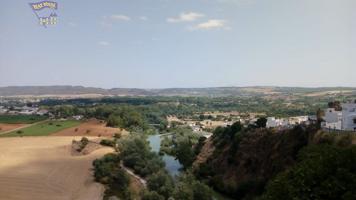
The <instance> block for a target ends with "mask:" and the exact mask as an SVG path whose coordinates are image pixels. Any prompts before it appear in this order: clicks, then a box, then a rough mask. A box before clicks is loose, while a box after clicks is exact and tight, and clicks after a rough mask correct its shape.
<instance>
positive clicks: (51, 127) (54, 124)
mask: <svg viewBox="0 0 356 200" xmlns="http://www.w3.org/2000/svg"><path fill="white" fill-rule="evenodd" d="M80 123H81V122H80V121H74V120H66V121H46V122H42V123H39V124H35V125H33V126H30V127H26V128H23V129H20V130H17V131H13V132H10V133H8V134H5V135H2V137H16V136H46V135H50V134H52V133H55V132H58V131H61V130H63V129H67V128H71V127H74V126H77V125H79V124H80Z"/></svg>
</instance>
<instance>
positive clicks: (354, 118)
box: [341, 102, 356, 131]
mask: <svg viewBox="0 0 356 200" xmlns="http://www.w3.org/2000/svg"><path fill="white" fill-rule="evenodd" d="M341 107H342V129H343V130H347V131H356V102H354V103H344V104H342V105H341Z"/></svg>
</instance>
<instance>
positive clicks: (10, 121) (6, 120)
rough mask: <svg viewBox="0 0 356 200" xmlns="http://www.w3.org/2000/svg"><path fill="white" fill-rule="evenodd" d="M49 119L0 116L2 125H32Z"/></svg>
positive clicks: (30, 116)
mask: <svg viewBox="0 0 356 200" xmlns="http://www.w3.org/2000/svg"><path fill="white" fill-rule="evenodd" d="M45 119H47V117H46V116H38V115H0V123H4V124H32V123H35V122H39V121H43V120H45Z"/></svg>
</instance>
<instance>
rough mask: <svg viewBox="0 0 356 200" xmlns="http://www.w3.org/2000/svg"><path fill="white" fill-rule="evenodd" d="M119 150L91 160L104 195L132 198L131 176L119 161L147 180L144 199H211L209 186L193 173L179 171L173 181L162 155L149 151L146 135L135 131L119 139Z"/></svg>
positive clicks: (106, 196)
mask: <svg viewBox="0 0 356 200" xmlns="http://www.w3.org/2000/svg"><path fill="white" fill-rule="evenodd" d="M118 144H119V147H118V150H119V152H120V154H108V155H106V156H105V157H103V158H101V159H98V160H95V161H94V162H93V166H94V170H95V172H94V175H95V178H96V180H97V181H98V182H101V183H103V184H106V185H108V190H107V191H106V193H105V194H106V195H105V198H108V197H110V196H117V197H120V198H123V199H132V194H131V193H130V190H129V189H128V185H129V182H130V180H129V179H128V178H127V174H126V172H125V171H124V169H123V168H121V167H120V164H119V163H120V162H122V163H123V165H124V166H125V167H128V168H131V169H133V170H134V172H135V173H136V174H138V175H140V176H141V177H144V178H145V179H146V180H147V189H145V190H144V191H143V192H142V194H141V198H142V199H146V200H160V199H162V200H164V199H169V198H171V197H173V198H174V199H184V200H185V199H187V200H211V199H212V195H211V194H212V193H211V190H210V188H209V187H208V186H206V185H205V184H203V183H202V182H200V181H198V180H196V179H195V177H194V176H193V174H192V173H190V172H189V171H187V172H186V173H182V174H181V175H180V176H179V177H178V178H177V180H176V181H174V179H173V177H171V176H170V175H169V174H168V173H167V171H166V170H165V168H164V163H163V161H162V158H161V157H160V156H159V155H158V154H156V153H153V152H151V149H150V147H149V144H148V142H147V141H146V138H145V137H142V136H139V135H134V136H131V137H128V138H124V139H120V140H118Z"/></svg>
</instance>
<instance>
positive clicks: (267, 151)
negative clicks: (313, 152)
mask: <svg viewBox="0 0 356 200" xmlns="http://www.w3.org/2000/svg"><path fill="white" fill-rule="evenodd" d="M314 133H315V130H314V129H312V128H309V129H307V128H304V127H296V128H294V129H292V130H285V131H272V130H267V129H254V130H249V131H240V132H237V133H235V134H232V135H231V134H230V135H228V136H227V135H225V136H216V135H215V136H214V137H213V138H211V139H209V140H208V141H207V142H206V144H205V146H204V147H203V148H202V151H201V152H200V154H199V155H198V157H197V158H199V159H198V160H197V161H196V162H195V163H194V165H193V166H194V172H195V174H196V175H197V177H199V178H201V179H203V180H206V181H207V182H208V183H209V184H210V185H211V186H213V187H214V188H215V189H216V190H218V191H220V192H223V193H226V194H229V195H230V196H233V197H234V198H237V199H242V198H245V199H249V198H250V197H253V196H255V195H259V194H260V193H262V192H263V189H264V187H265V184H266V183H267V181H268V180H270V179H271V178H273V177H274V176H275V175H276V174H277V173H279V172H281V171H284V170H285V169H287V168H288V167H290V166H291V165H293V164H294V163H295V162H296V156H297V153H298V151H299V150H300V149H301V148H302V147H304V146H306V145H307V144H308V141H309V140H310V139H309V138H310V136H311V135H313V134H314ZM212 143H213V144H214V147H212V146H211V145H212ZM212 148H213V149H214V150H213V152H211V149H212Z"/></svg>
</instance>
